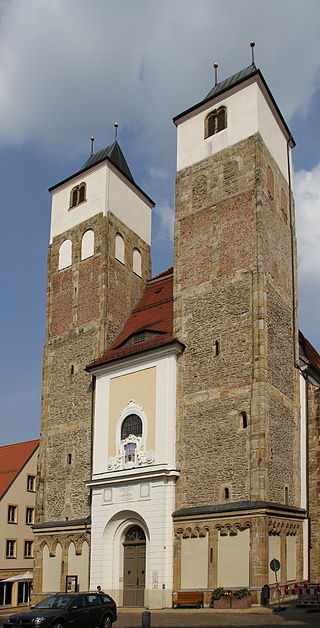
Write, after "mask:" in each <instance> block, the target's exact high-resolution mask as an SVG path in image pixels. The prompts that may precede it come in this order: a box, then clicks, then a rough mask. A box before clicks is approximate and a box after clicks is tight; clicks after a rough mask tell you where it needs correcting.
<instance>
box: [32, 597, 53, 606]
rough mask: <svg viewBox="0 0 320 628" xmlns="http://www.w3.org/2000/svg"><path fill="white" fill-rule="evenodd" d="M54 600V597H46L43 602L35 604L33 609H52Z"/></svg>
mask: <svg viewBox="0 0 320 628" xmlns="http://www.w3.org/2000/svg"><path fill="white" fill-rule="evenodd" d="M55 599H56V596H55V595H51V596H50V597H46V598H45V599H44V600H41V602H38V604H35V606H34V608H52V607H53V604H54V602H55Z"/></svg>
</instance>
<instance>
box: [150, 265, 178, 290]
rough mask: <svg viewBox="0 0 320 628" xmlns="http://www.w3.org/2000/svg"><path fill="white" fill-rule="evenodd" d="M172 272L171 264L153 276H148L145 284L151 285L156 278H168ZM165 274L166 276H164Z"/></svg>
mask: <svg viewBox="0 0 320 628" xmlns="http://www.w3.org/2000/svg"><path fill="white" fill-rule="evenodd" d="M172 273H173V266H170V267H169V268H167V269H166V270H163V271H162V272H161V273H159V274H158V275H155V276H154V277H150V279H148V281H147V286H148V285H151V284H152V283H153V282H155V281H157V280H158V279H167V278H168V279H169V278H170V275H171V274H172ZM166 275H167V276H168V277H166Z"/></svg>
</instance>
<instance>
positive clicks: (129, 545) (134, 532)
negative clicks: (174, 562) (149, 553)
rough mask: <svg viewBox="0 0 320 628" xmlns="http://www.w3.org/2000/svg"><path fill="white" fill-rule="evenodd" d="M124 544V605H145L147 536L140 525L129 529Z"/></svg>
mask: <svg viewBox="0 0 320 628" xmlns="http://www.w3.org/2000/svg"><path fill="white" fill-rule="evenodd" d="M123 546H124V562H123V576H124V578H123V606H144V589H145V570H146V537H145V533H144V531H143V530H142V528H140V526H131V528H129V530H127V532H126V535H125V539H124V543H123Z"/></svg>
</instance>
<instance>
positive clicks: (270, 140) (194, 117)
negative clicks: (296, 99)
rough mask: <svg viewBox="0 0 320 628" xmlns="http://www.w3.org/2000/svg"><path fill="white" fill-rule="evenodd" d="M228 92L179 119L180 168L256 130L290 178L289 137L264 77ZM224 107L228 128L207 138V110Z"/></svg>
mask: <svg viewBox="0 0 320 628" xmlns="http://www.w3.org/2000/svg"><path fill="white" fill-rule="evenodd" d="M227 93H228V95H227V96H226V95H225V94H221V95H220V96H216V97H215V98H213V99H212V100H210V101H208V102H206V103H205V104H204V105H199V107H197V108H196V109H195V110H194V111H191V112H189V113H186V114H185V115H184V116H181V117H180V118H179V119H178V120H177V121H176V125H177V170H178V171H179V170H182V169H183V168H187V167H188V166H191V165H193V164H195V163H197V162H199V161H201V160H202V159H206V158H207V157H209V156H210V155H214V154H216V153H218V152H219V151H221V150H224V149H225V148H227V147H229V146H232V145H233V144H236V143H237V142H240V141H241V140H245V139H246V138H248V137H250V136H251V135H254V134H255V133H260V135H261V137H262V139H263V140H264V142H265V144H266V146H267V148H268V149H269V151H270V153H271V155H272V156H273V157H274V159H275V160H276V162H277V163H278V166H279V168H280V170H281V172H282V174H283V176H284V177H285V178H286V179H287V180H288V152H287V140H288V139H289V137H288V134H287V132H286V130H285V128H284V126H283V124H281V119H280V117H279V114H278V113H277V112H276V110H275V107H274V105H273V104H272V101H271V99H270V97H269V95H268V93H267V92H266V89H265V87H264V85H263V83H262V81H261V79H260V78H259V77H257V76H254V77H253V78H251V79H248V81H246V82H245V83H241V84H240V85H238V86H237V87H234V88H232V89H230V90H229V91H228V92H227ZM222 106H223V107H226V109H227V126H226V128H225V129H223V130H222V131H220V132H219V133H216V134H215V135H211V136H210V137H207V138H205V134H204V128H205V119H206V117H207V115H208V113H209V112H210V111H211V110H212V109H215V108H216V107H222ZM289 152H290V151H289ZM289 158H290V157H289Z"/></svg>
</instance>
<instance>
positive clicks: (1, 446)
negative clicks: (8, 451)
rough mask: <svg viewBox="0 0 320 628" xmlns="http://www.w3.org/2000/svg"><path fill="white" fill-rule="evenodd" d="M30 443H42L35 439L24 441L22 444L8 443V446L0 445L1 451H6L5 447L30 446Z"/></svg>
mask: <svg viewBox="0 0 320 628" xmlns="http://www.w3.org/2000/svg"><path fill="white" fill-rule="evenodd" d="M30 443H40V439H39V438H35V439H33V440H24V441H22V442H21V443H8V445H0V449H4V448H5V447H17V446H18V445H29V444H30Z"/></svg>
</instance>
